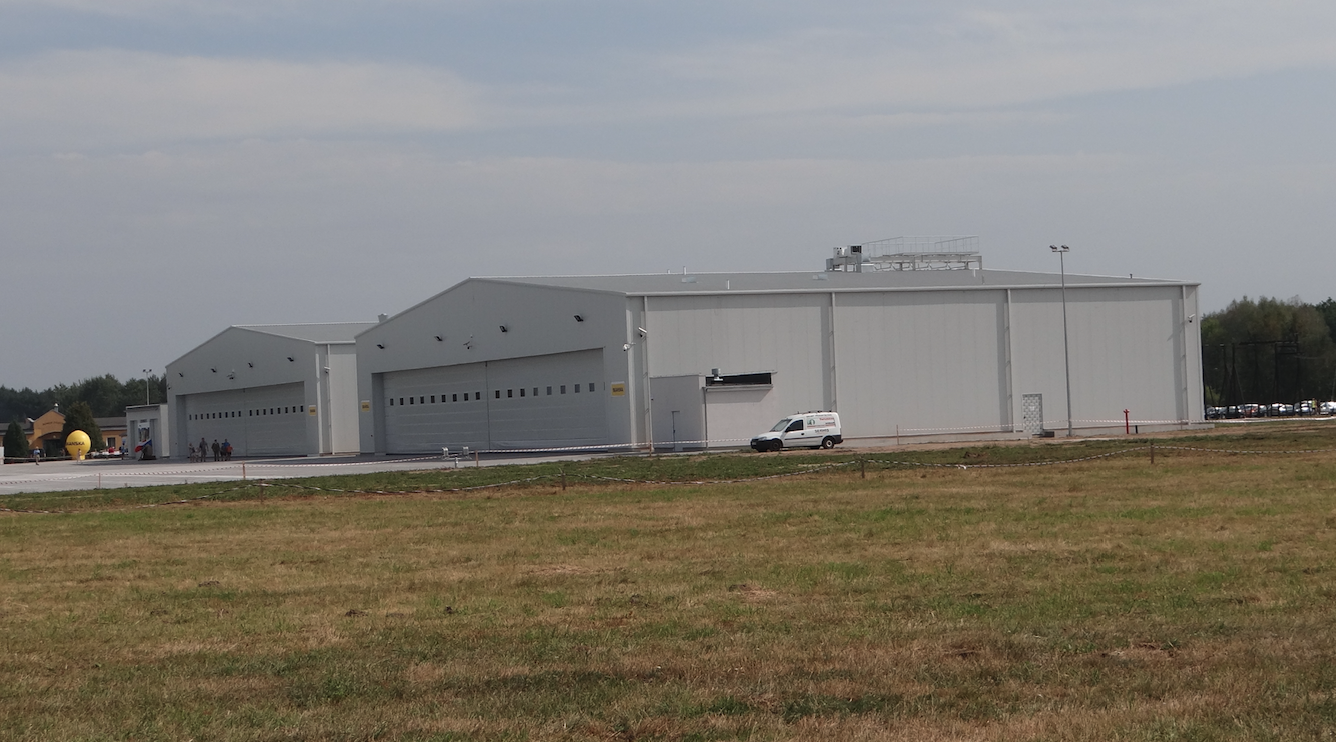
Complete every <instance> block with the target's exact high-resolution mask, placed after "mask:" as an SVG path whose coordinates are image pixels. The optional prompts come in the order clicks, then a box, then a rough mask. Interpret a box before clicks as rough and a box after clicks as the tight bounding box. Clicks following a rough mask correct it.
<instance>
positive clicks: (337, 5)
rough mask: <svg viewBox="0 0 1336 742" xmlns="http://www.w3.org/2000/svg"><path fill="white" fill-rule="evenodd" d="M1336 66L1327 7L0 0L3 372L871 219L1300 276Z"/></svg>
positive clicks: (754, 243) (737, 250) (1324, 243)
mask: <svg viewBox="0 0 1336 742" xmlns="http://www.w3.org/2000/svg"><path fill="white" fill-rule="evenodd" d="M1334 91H1336V3H1332V2H1330V0H1326V1H1318V0H1311V1H1310V0H1272V1H1271V2H1265V3H1258V2H1240V1H1237V0H1210V2H1207V1H1205V0H1191V1H1185V2H1175V1H1174V0H1155V1H1153V2H1151V1H1147V0H1117V2H1112V1H1110V2H1100V1H1096V2H1084V3H1071V2H1058V1H1056V0H1013V1H1011V2H987V1H979V2H953V1H951V0H936V1H934V2H921V1H920V2H840V1H838V0H834V1H832V0H826V2H822V3H798V2H788V1H786V0H768V1H767V2H754V1H751V2H747V1H739V2H727V1H726V0H715V1H714V2H696V1H694V0H675V1H674V2H626V1H625V0H621V1H618V2H611V1H604V0H586V1H575V0H572V1H569V2H563V1H560V0H487V1H486V2H484V1H482V0H477V1H474V0H458V1H454V2H429V1H428V0H380V1H378V2H372V1H367V2H354V1H352V0H319V1H316V0H262V1H261V0H232V1H230V2H205V1H204V0H0V255H3V270H4V274H3V275H4V277H5V280H4V288H3V295H4V298H5V306H6V307H7V311H6V313H5V321H4V330H3V331H2V332H3V342H2V343H0V384H4V385H7V386H11V387H22V386H33V387H37V388H42V387H45V386H48V385H50V384H53V383H58V382H65V383H68V382H72V381H76V380H78V379H81V378H85V377H88V376H92V375H97V374H102V373H107V372H111V373H114V374H116V375H118V376H120V377H121V378H126V377H128V376H138V375H140V369H143V368H150V367H152V368H154V369H156V370H158V372H159V373H160V372H161V370H162V368H163V366H164V365H165V364H166V363H167V362H168V361H170V360H172V359H174V358H176V357H178V356H179V355H181V354H182V353H184V352H186V351H188V350H189V349H191V348H192V347H194V346H195V345H198V344H199V343H200V342H203V341H204V340H206V339H207V338H209V337H211V336H212V335H214V334H215V333H217V332H219V331H220V330H222V329H223V328H225V327H226V326H228V325H232V324H249V323H269V322H315V321H343V320H368V319H374V317H375V315H376V314H377V313H378V312H386V313H394V312H398V311H400V310H402V309H404V308H406V307H408V306H410V305H412V304H414V303H416V302H418V301H421V300H422V299H425V298H426V297H428V296H430V295H432V294H434V293H436V292H438V291H441V290H443V289H445V288H447V287H448V286H450V285H452V284H454V283H456V282H458V281H460V280H462V279H464V278H466V277H468V276H472V275H517V274H555V273H561V274H572V273H575V274H585V273H624V272H632V273H644V272H658V271H663V270H666V269H673V270H681V269H682V268H683V266H686V267H687V268H688V269H690V270H693V271H705V270H763V271H774V270H817V269H819V268H820V267H821V266H822V264H823V262H824V260H825V258H826V257H827V256H828V255H829V254H830V248H831V247H833V246H835V245H842V244H855V243H860V242H864V241H870V240H875V239H880V238H886V237H895V236H899V235H918V234H977V235H979V236H980V238H981V248H982V251H983V253H984V261H985V265H986V266H988V267H993V268H1009V269H1028V270H1047V271H1056V270H1057V262H1056V259H1055V258H1054V257H1053V256H1052V255H1051V254H1050V253H1049V250H1048V248H1047V246H1048V245H1049V244H1050V243H1065V244H1068V245H1070V246H1072V252H1071V254H1070V255H1069V259H1068V262H1067V267H1068V269H1069V270H1071V271H1073V272H1079V273H1099V274H1110V275H1117V274H1124V275H1125V274H1127V273H1134V274H1136V275H1142V276H1163V277H1171V278H1182V279H1189V280H1194V281H1200V282H1201V283H1202V296H1203V302H1204V306H1205V308H1206V309H1207V310H1214V309H1220V308H1223V307H1224V306H1225V305H1226V304H1227V303H1228V302H1229V301H1230V300H1231V299H1234V298H1237V297H1239V296H1242V295H1245V294H1247V295H1250V296H1259V295H1266V296H1278V297H1282V298H1288V297H1292V296H1296V295H1297V296H1300V297H1302V298H1303V299H1304V300H1306V301H1319V300H1322V299H1324V298H1326V297H1328V296H1331V295H1336V271H1334V270H1333V269H1334V268H1336V265H1334V263H1336V260H1333V248H1332V244H1331V241H1332V235H1333V234H1336V216H1334V215H1336V205H1334V204H1336V167H1334V166H1336V157H1334V156H1333V155H1334V154H1336V145H1334V144H1333V132H1336V95H1333V92H1334Z"/></svg>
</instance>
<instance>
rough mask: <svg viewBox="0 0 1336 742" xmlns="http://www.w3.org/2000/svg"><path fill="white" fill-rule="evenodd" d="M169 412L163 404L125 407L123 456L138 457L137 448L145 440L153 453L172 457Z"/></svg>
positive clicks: (158, 456) (166, 457) (158, 455)
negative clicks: (149, 444) (151, 447)
mask: <svg viewBox="0 0 1336 742" xmlns="http://www.w3.org/2000/svg"><path fill="white" fill-rule="evenodd" d="M170 420H171V414H170V412H169V411H168V406H167V405H165V404H139V405H132V406H130V407H126V408H125V440H124V442H122V443H121V448H122V449H123V450H124V451H125V458H127V459H129V458H136V459H137V458H139V453H138V452H137V451H138V449H140V448H141V446H142V445H143V443H144V442H145V441H149V442H151V443H152V446H153V455H154V456H155V457H157V458H160V459H170V458H171V457H172V435H171V424H170V422H169V421H170Z"/></svg>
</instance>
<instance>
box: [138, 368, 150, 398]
mask: <svg viewBox="0 0 1336 742" xmlns="http://www.w3.org/2000/svg"><path fill="white" fill-rule="evenodd" d="M140 370H141V371H143V372H144V405H145V406H147V405H148V377H149V375H150V374H152V373H153V369H151V368H145V369H140Z"/></svg>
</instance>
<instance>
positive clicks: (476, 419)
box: [384, 363, 488, 453]
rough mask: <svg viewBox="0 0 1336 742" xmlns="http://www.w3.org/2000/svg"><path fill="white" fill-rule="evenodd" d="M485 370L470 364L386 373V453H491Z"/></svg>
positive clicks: (482, 366)
mask: <svg viewBox="0 0 1336 742" xmlns="http://www.w3.org/2000/svg"><path fill="white" fill-rule="evenodd" d="M485 371H486V369H485V368H484V364H481V363H469V364H465V365H461V366H440V367H437V368H419V369H413V370H411V371H395V372H392V373H387V374H385V376H384V390H385V400H384V410H385V451H386V453H440V452H441V449H442V448H445V447H449V448H459V447H461V446H468V447H469V448H471V449H474V450H480V449H485V448H488V445H487V400H486V399H485V394H486V390H487V380H486V373H485Z"/></svg>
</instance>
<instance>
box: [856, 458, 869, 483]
mask: <svg viewBox="0 0 1336 742" xmlns="http://www.w3.org/2000/svg"><path fill="white" fill-rule="evenodd" d="M858 476H859V478H860V479H867V459H865V458H863V457H862V456H859V457H858Z"/></svg>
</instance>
